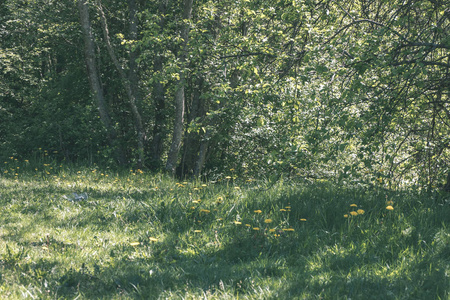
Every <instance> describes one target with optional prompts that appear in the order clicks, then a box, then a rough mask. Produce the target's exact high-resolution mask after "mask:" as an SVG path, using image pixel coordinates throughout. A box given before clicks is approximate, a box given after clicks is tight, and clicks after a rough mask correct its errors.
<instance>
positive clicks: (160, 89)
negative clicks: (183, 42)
mask: <svg viewBox="0 0 450 300" xmlns="http://www.w3.org/2000/svg"><path fill="white" fill-rule="evenodd" d="M167 5H168V1H167V0H160V2H159V7H158V14H159V17H160V22H159V27H160V30H161V32H160V33H162V32H163V30H164V26H165V23H166V18H165V15H166V10H167ZM160 51H162V49H158V50H157V51H156V52H155V56H154V59H153V71H154V74H155V75H154V76H155V78H154V80H153V100H154V101H155V123H154V125H153V132H152V135H153V140H152V145H151V159H152V161H151V164H152V167H153V168H155V169H159V168H161V166H162V161H161V155H162V152H163V142H164V139H165V137H166V134H165V132H164V126H165V122H166V113H165V109H166V103H165V101H166V99H165V87H164V84H163V83H162V79H163V78H161V74H162V73H163V59H162V57H161V55H159V52H160Z"/></svg>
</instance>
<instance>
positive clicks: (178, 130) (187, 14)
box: [166, 0, 193, 175]
mask: <svg viewBox="0 0 450 300" xmlns="http://www.w3.org/2000/svg"><path fill="white" fill-rule="evenodd" d="M192 4H193V0H184V8H183V22H184V24H183V28H182V30H181V38H182V39H183V43H182V47H181V56H180V67H181V70H180V78H179V80H178V81H177V84H176V92H175V121H174V126H173V135H172V144H171V146H170V149H169V153H168V157H167V163H166V171H167V172H169V173H170V174H171V175H175V169H176V165H177V160H178V154H179V152H180V147H181V140H182V138H183V125H184V109H185V103H184V101H185V100H184V87H185V84H186V82H185V81H186V74H185V72H184V70H183V69H184V67H185V65H186V59H187V43H188V38H189V20H190V19H191V15H192Z"/></svg>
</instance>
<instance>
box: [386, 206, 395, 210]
mask: <svg viewBox="0 0 450 300" xmlns="http://www.w3.org/2000/svg"><path fill="white" fill-rule="evenodd" d="M386 209H387V210H394V207H392V205H388V206H386Z"/></svg>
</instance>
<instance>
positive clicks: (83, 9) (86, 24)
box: [77, 0, 125, 164]
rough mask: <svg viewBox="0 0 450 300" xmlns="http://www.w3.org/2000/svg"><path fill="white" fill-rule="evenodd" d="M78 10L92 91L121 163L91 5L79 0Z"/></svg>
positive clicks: (122, 162)
mask: <svg viewBox="0 0 450 300" xmlns="http://www.w3.org/2000/svg"><path fill="white" fill-rule="evenodd" d="M77 4H78V11H79V14H80V24H81V28H82V33H83V40H84V54H85V62H86V68H87V71H88V78H89V84H90V86H91V91H92V93H93V95H94V98H95V100H96V104H97V107H98V111H99V114H100V120H101V121H102V123H103V126H105V129H106V133H107V136H108V141H109V144H110V146H111V147H112V148H113V149H114V152H115V155H116V159H117V161H118V162H119V163H120V164H124V163H125V157H124V154H123V151H122V149H121V148H120V146H118V145H117V133H116V131H115V129H114V127H113V126H112V122H111V117H110V116H109V113H108V106H107V104H106V101H105V97H104V94H103V88H102V84H101V80H100V75H99V74H98V71H97V64H96V61H95V43H94V36H93V34H92V28H91V21H90V18H89V6H88V3H87V1H86V0H78V3H77Z"/></svg>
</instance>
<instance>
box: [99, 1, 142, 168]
mask: <svg viewBox="0 0 450 300" xmlns="http://www.w3.org/2000/svg"><path fill="white" fill-rule="evenodd" d="M97 1H98V5H97V8H98V12H99V14H100V19H101V23H102V30H103V37H104V39H105V42H106V48H107V49H108V53H109V56H110V58H111V60H112V61H113V63H114V66H115V67H116V70H117V72H118V73H119V76H120V79H121V82H122V84H123V86H124V88H125V91H126V93H127V97H128V101H129V103H130V107H131V112H132V115H133V119H134V126H135V129H136V133H137V142H138V167H139V168H142V167H143V166H144V165H145V151H144V145H145V132H144V127H143V126H142V117H141V114H140V112H139V109H138V107H137V104H136V97H137V94H138V93H137V90H134V89H133V84H132V83H131V82H132V81H131V80H130V79H129V78H128V77H127V75H126V73H125V70H124V69H123V68H122V66H121V65H120V63H119V60H118V59H117V56H116V54H115V52H114V49H113V47H112V45H111V41H110V38H109V30H108V24H107V22H106V17H105V14H104V13H103V9H102V4H101V1H100V0H97ZM129 2H132V3H131V4H132V7H130V9H132V10H133V11H130V23H131V24H130V29H131V30H133V32H131V35H136V36H137V27H136V22H137V20H136V11H135V9H136V7H135V3H134V1H133V0H131V1H129ZM133 4H134V5H133ZM133 19H134V20H133ZM133 72H134V70H133V71H132V70H131V68H130V73H133ZM134 77H135V78H137V77H136V76H134ZM136 80H137V79H136ZM134 85H135V86H137V84H136V83H135V82H134Z"/></svg>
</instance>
